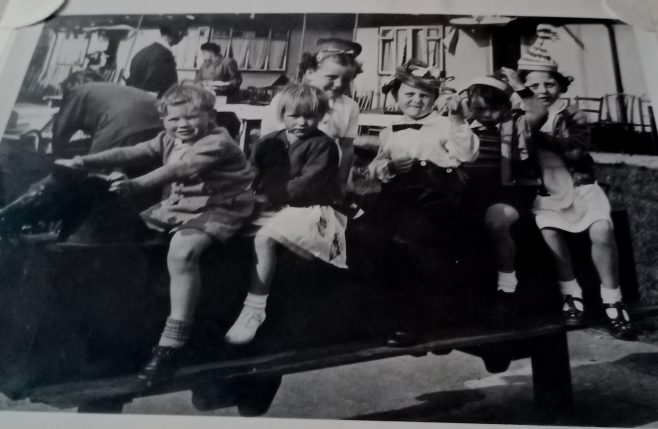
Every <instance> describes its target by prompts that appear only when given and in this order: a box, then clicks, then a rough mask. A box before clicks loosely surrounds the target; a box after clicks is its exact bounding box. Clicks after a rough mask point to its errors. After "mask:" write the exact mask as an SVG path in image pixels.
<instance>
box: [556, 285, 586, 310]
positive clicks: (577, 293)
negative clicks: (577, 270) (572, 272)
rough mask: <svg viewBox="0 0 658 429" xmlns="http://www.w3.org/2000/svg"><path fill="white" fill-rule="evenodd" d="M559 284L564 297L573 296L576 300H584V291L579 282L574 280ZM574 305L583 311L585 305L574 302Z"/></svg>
mask: <svg viewBox="0 0 658 429" xmlns="http://www.w3.org/2000/svg"><path fill="white" fill-rule="evenodd" d="M558 283H560V292H561V293H562V295H565V296H566V295H571V296H572V297H574V298H580V299H583V290H582V289H581V288H580V285H579V284H578V280H576V279H573V280H568V281H566V282H562V281H561V282H558ZM573 305H574V306H575V307H576V309H578V310H580V311H583V304H582V303H581V302H578V301H574V304H573Z"/></svg>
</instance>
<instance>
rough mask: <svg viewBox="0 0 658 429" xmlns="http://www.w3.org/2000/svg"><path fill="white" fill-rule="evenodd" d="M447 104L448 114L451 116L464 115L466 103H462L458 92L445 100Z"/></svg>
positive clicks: (460, 116)
mask: <svg viewBox="0 0 658 429" xmlns="http://www.w3.org/2000/svg"><path fill="white" fill-rule="evenodd" d="M445 106H446V107H447V108H448V114H449V115H450V116H456V117H458V118H463V117H464V105H463V104H462V98H461V96H459V95H458V94H454V95H451V96H450V97H448V98H447V99H446V101H445Z"/></svg>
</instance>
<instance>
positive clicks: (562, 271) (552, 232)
mask: <svg viewBox="0 0 658 429" xmlns="http://www.w3.org/2000/svg"><path fill="white" fill-rule="evenodd" d="M541 235H542V237H544V242H546V245H547V246H548V248H549V250H550V251H551V255H552V256H553V260H554V261H555V268H556V270H557V278H558V283H559V284H560V292H561V293H562V295H563V297H564V299H563V302H562V312H563V313H562V316H563V320H564V323H566V324H567V325H570V326H580V325H582V324H583V323H585V318H584V317H585V314H584V313H583V311H584V310H585V307H584V305H583V301H582V300H583V291H582V289H581V288H580V284H578V280H576V275H575V274H574V271H573V265H572V263H571V252H570V251H569V245H568V243H567V240H566V239H565V236H564V233H563V232H561V231H559V230H557V229H554V228H544V229H542V230H541Z"/></svg>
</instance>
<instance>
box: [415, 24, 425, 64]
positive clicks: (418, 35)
mask: <svg viewBox="0 0 658 429" xmlns="http://www.w3.org/2000/svg"><path fill="white" fill-rule="evenodd" d="M413 44H414V47H413V48H414V49H413V58H416V59H419V60H421V61H423V62H425V63H427V64H429V59H428V55H427V34H425V30H413Z"/></svg>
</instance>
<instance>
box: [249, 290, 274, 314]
mask: <svg viewBox="0 0 658 429" xmlns="http://www.w3.org/2000/svg"><path fill="white" fill-rule="evenodd" d="M268 296H269V295H256V294H253V293H251V292H249V293H247V298H246V299H245V300H244V305H246V306H247V307H251V308H257V309H259V310H264V309H265V306H266V305H267V297H268Z"/></svg>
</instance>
